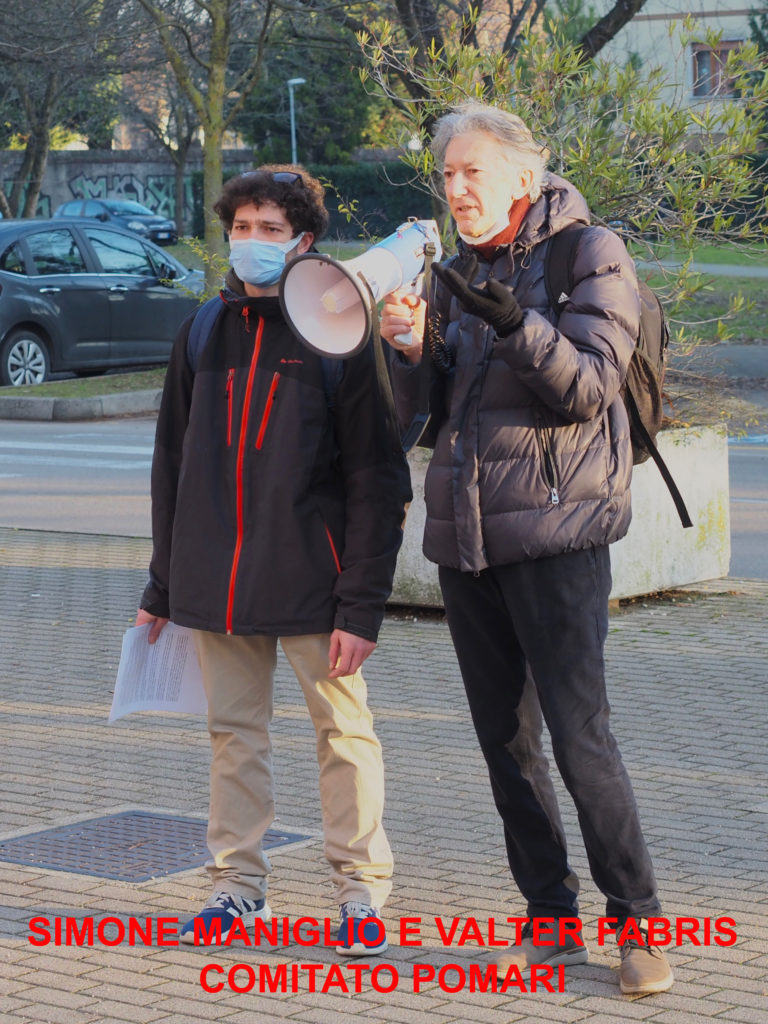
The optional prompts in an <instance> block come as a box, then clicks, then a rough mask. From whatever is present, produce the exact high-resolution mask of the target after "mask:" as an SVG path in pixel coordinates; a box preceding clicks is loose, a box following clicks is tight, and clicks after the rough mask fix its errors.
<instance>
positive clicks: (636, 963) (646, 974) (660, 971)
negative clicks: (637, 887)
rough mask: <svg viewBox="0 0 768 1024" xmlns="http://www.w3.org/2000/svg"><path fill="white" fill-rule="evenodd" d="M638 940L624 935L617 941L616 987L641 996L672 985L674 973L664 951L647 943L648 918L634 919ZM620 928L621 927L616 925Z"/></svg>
mask: <svg viewBox="0 0 768 1024" xmlns="http://www.w3.org/2000/svg"><path fill="white" fill-rule="evenodd" d="M637 925H638V931H639V932H640V935H641V936H642V941H639V940H638V939H637V938H634V937H632V938H627V939H626V940H625V941H624V942H622V943H621V944H620V945H619V951H620V954H621V964H620V965H619V987H620V988H621V991H622V992H623V993H624V994H625V995H627V996H645V995H651V993H653V992H666V991H667V989H668V988H672V982H673V981H674V976H673V974H672V968H671V967H670V966H669V961H668V960H667V957H666V955H665V954H664V951H663V950H662V949H660V948H659V947H658V946H649V945H648V922H647V921H646V920H645V918H641V919H640V920H638V922H637ZM618 932H619V933H620V932H621V928H619V929H618Z"/></svg>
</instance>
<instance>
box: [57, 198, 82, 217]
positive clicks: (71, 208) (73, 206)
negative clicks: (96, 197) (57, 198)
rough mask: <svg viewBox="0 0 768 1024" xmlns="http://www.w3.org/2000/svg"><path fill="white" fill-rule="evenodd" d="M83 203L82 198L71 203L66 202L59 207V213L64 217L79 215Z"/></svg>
mask: <svg viewBox="0 0 768 1024" xmlns="http://www.w3.org/2000/svg"><path fill="white" fill-rule="evenodd" d="M82 205H83V201H82V199H76V200H75V201H74V202H71V203H64V205H63V206H61V207H59V210H58V213H59V215H60V216H63V217H77V216H78V215H79V213H80V207H81V206H82Z"/></svg>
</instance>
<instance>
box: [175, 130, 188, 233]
mask: <svg viewBox="0 0 768 1024" xmlns="http://www.w3.org/2000/svg"><path fill="white" fill-rule="evenodd" d="M189 145H190V143H189V142H188V141H184V142H182V141H181V140H179V142H178V149H176V151H175V152H174V153H173V155H172V159H173V210H174V220H175V221H176V230H177V232H178V234H179V238H181V236H182V235H184V234H186V231H185V221H184V207H185V201H184V200H185V196H184V172H185V171H186V169H187V154H188V153H189Z"/></svg>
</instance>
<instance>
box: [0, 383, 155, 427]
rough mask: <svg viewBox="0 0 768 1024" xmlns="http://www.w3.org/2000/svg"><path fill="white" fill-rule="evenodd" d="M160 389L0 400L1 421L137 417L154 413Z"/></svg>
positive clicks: (0, 398)
mask: <svg viewBox="0 0 768 1024" xmlns="http://www.w3.org/2000/svg"><path fill="white" fill-rule="evenodd" d="M162 393H163V392H162V389H161V388H155V389H153V390H151V391H129V392H126V393H125V394H120V395H94V396H93V397H92V398H30V397H27V396H19V397H18V398H17V397H15V396H13V395H8V396H6V395H3V396H0V419H3V420H98V419H106V418H109V417H112V416H140V415H149V414H151V413H155V412H157V410H158V409H159V408H160V398H161V396H162Z"/></svg>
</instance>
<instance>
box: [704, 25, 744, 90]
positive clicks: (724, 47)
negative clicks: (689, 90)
mask: <svg viewBox="0 0 768 1024" xmlns="http://www.w3.org/2000/svg"><path fill="white" fill-rule="evenodd" d="M742 42H743V40H741V39H734V40H731V41H729V42H720V43H718V44H717V45H716V46H708V45H707V44H706V43H694V44H693V95H694V96H726V97H727V96H736V88H735V86H734V82H733V79H732V78H729V77H728V75H727V74H726V72H725V64H726V61H727V60H728V54H729V53H730V52H731V50H735V49H736V48H737V47H739V46H741V45H742Z"/></svg>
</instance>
